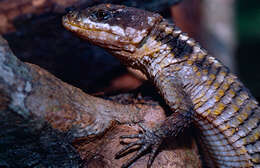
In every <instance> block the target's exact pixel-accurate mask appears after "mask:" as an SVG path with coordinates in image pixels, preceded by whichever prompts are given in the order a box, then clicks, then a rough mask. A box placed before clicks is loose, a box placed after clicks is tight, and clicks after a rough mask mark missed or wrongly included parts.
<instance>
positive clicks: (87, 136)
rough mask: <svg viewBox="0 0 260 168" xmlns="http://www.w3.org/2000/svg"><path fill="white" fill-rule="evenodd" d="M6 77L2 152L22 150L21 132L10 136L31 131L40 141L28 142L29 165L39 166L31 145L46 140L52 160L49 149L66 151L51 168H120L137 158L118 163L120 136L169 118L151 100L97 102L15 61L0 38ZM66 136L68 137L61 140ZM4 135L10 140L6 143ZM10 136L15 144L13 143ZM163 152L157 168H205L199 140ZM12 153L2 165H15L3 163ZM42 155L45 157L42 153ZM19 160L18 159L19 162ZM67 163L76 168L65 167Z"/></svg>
mask: <svg viewBox="0 0 260 168" xmlns="http://www.w3.org/2000/svg"><path fill="white" fill-rule="evenodd" d="M0 72H1V73H0V97H1V98H0V114H1V118H0V120H1V121H0V146H1V147H3V145H4V144H5V143H7V144H9V145H10V143H11V142H13V143H17V144H12V145H17V146H19V145H18V142H19V141H22V139H19V136H20V135H18V134H16V132H15V131H14V133H13V134H10V132H11V133H12V131H10V130H14V128H15V129H16V130H17V129H19V130H22V131H24V130H26V132H27V133H28V132H29V133H30V135H33V136H27V137H26V138H27V139H28V138H29V140H30V138H31V137H34V138H36V141H35V140H34V141H29V140H28V141H26V142H28V143H29V144H28V143H27V144H26V147H27V148H28V149H27V148H26V152H27V156H26V158H27V157H29V158H30V159H28V158H27V160H29V161H30V162H29V163H32V162H33V161H35V157H33V156H35V155H36V154H35V152H34V155H33V156H30V152H31V151H30V149H31V148H32V147H31V146H30V143H36V144H38V140H39V139H40V140H41V139H42V137H44V143H42V141H40V140H39V141H40V142H39V143H40V144H41V145H42V144H45V145H47V147H46V149H48V150H47V151H45V155H46V156H48V154H49V153H51V152H52V149H53V146H48V145H50V144H54V145H55V147H56V148H55V149H57V150H59V149H64V150H65V152H64V151H63V153H62V151H58V152H56V153H54V154H53V155H51V156H52V157H51V158H53V157H54V159H55V157H57V156H59V157H58V158H57V159H58V161H60V162H62V164H59V163H60V162H58V161H57V160H55V162H54V161H53V162H51V161H49V162H48V164H50V163H52V164H56V166H57V165H62V166H63V167H79V163H80V162H81V164H82V161H83V166H85V167H119V166H120V165H122V164H123V162H125V161H126V159H129V157H130V156H131V155H133V154H134V153H135V152H133V153H132V154H131V155H127V156H125V157H123V158H121V159H114V154H115V153H116V152H117V151H118V150H119V149H120V148H122V147H123V145H122V144H120V140H119V136H120V135H123V134H129V133H132V132H137V131H138V130H139V129H138V127H137V126H136V125H129V124H128V123H132V122H137V121H140V120H144V122H145V123H159V121H162V120H163V119H164V118H165V115H164V110H163V109H162V107H160V106H159V105H158V102H154V101H149V102H148V103H145V102H146V100H145V99H142V100H140V98H139V99H136V100H130V102H135V103H131V104H119V103H116V102H113V101H109V100H104V99H101V98H96V97H93V96H90V95H87V94H86V93H84V92H83V91H81V90H80V89H78V88H75V87H73V86H70V85H68V84H66V83H64V82H62V81H61V80H59V79H57V78H56V77H54V76H53V75H51V74H50V73H48V72H47V71H45V70H43V69H41V68H40V67H38V66H36V65H32V64H24V63H23V62H21V61H19V60H18V59H17V58H16V57H15V56H14V55H13V53H12V52H11V51H10V49H9V47H8V44H7V42H6V41H5V40H4V39H3V38H0ZM122 97H123V96H122ZM126 97H127V96H126ZM114 99H115V98H114ZM119 99H120V98H119ZM124 99H125V98H124ZM127 99H128V98H127ZM4 116H6V117H4ZM8 116H9V117H8ZM10 116H11V117H10ZM123 123H125V124H123ZM11 126H12V127H11ZM11 128H12V129H11ZM60 133H61V134H62V135H66V136H61V135H60ZM3 134H5V137H6V138H7V139H1V137H2V136H1V135H3ZM9 136H10V137H13V138H14V139H15V141H10V140H8V137H9ZM37 136H40V137H41V138H38V137H37ZM53 139H55V141H54V140H53ZM67 139H69V140H67ZM183 139H186V140H183ZM3 142H5V143H3ZM48 142H49V144H48ZM61 144H62V145H61ZM1 147H0V148H1ZM21 148H22V147H21ZM73 148H74V149H76V150H75V151H76V153H75V151H74V150H73ZM46 149H45V150H46ZM66 149H70V150H66ZM162 149H165V150H162V152H160V153H159V154H158V156H157V158H156V160H155V161H154V167H201V164H200V160H199V156H198V153H197V148H196V145H195V143H194V140H192V138H190V136H188V135H186V136H184V137H181V138H179V140H178V139H177V140H176V139H171V140H167V141H166V143H165V145H163V146H162ZM169 149H170V150H169ZM10 150H13V151H16V150H17V149H16V148H15V149H13V148H12V149H10ZM10 150H9V149H7V150H6V151H1V150H0V152H2V153H1V154H0V163H3V165H8V164H10V162H8V161H10V158H9V160H8V159H7V160H4V158H5V157H3V156H6V155H7V154H10ZM23 151H24V146H23ZM8 152H9V153H8ZM48 152H49V153H48ZM59 152H60V153H61V154H60V153H59ZM28 153H29V154H28ZM36 153H37V152H36ZM39 153H40V154H39ZM37 154H39V155H40V156H42V155H41V151H39V152H38V153H37ZM58 154H59V155H58ZM13 155H14V154H13ZM61 155H62V156H61ZM8 156H9V155H8ZM37 156H38V155H37ZM46 156H45V157H44V158H41V157H38V158H37V159H38V160H37V163H35V165H41V166H43V167H44V166H45V165H44V163H46V162H44V161H43V160H44V159H45V160H46ZM78 156H79V157H80V159H79V157H78ZM1 157H2V158H1ZM15 158H16V157H15V155H14V157H13V159H15ZM47 158H48V157H47ZM1 159H2V160H1ZM64 159H65V160H64ZM66 159H67V160H66ZM147 159H148V156H145V157H144V159H140V160H138V161H137V162H136V163H135V165H134V167H145V164H146V161H147ZM24 160H26V159H24ZM79 160H81V161H79ZM1 161H2V162H1ZM12 161H13V162H16V161H17V160H12ZM66 161H67V162H69V163H70V164H68V163H66V164H65V163H64V162H66ZM25 162H26V161H25ZM25 162H23V164H24V163H25ZM18 163H19V164H20V162H18V161H17V165H19V164H18ZM29 163H28V164H27V166H28V165H29ZM72 165H73V166H72Z"/></svg>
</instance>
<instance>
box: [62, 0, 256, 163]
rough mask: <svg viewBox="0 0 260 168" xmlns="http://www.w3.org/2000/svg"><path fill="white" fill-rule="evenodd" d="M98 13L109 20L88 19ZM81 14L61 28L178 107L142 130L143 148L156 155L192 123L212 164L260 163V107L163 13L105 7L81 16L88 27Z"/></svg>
mask: <svg viewBox="0 0 260 168" xmlns="http://www.w3.org/2000/svg"><path fill="white" fill-rule="evenodd" d="M100 10H101V11H102V12H105V13H107V14H108V15H107V16H108V18H107V17H106V18H104V19H103V18H98V19H93V18H91V12H93V13H97V12H98V11H100ZM78 13H79V12H78ZM78 13H77V12H75V13H73V15H72V14H71V13H69V14H68V15H67V16H65V17H64V18H63V25H64V26H65V27H66V28H67V29H69V30H70V31H72V32H75V33H76V34H78V35H79V36H80V37H83V38H85V39H88V40H89V41H91V42H93V43H94V44H97V45H100V46H101V47H103V48H106V49H108V50H110V52H111V53H114V54H115V55H116V56H117V58H119V59H121V61H122V62H123V63H125V64H126V65H128V66H132V67H133V68H136V69H139V70H142V71H143V72H144V73H146V75H147V77H149V79H150V80H152V81H153V82H154V84H155V85H156V87H157V88H158V90H159V92H160V94H161V95H162V97H163V98H164V100H165V102H166V103H167V104H168V105H169V107H170V108H171V110H172V112H173V114H172V115H171V116H169V117H167V119H166V120H165V121H164V122H163V123H162V124H161V125H160V126H159V127H157V128H156V129H154V130H148V131H146V132H149V134H147V133H145V132H144V134H142V135H140V136H139V135H138V137H140V139H139V140H138V141H137V142H140V143H139V144H141V149H144V148H146V147H147V146H149V147H151V148H152V151H154V152H156V150H157V149H158V146H159V145H160V143H161V141H162V140H163V138H165V137H168V136H177V135H178V134H180V133H181V131H182V130H183V129H184V128H185V127H187V126H188V125H190V124H191V122H194V123H195V125H196V126H197V128H198V129H199V130H200V138H199V139H200V141H201V147H202V150H203V151H204V153H206V155H205V158H207V160H206V161H207V162H208V166H210V167H219V168H229V167H236V168H239V167H255V168H260V141H259V136H260V108H259V106H258V103H257V102H256V101H255V99H254V98H253V97H252V95H251V94H250V92H249V91H248V90H247V89H246V88H245V87H244V85H243V84H242V83H241V82H240V81H239V79H238V78H237V77H236V76H235V75H234V74H232V73H230V72H229V70H228V68H227V67H225V66H224V65H223V64H222V63H221V62H220V61H219V60H217V59H216V58H214V57H212V56H210V55H209V54H208V53H207V52H206V51H205V50H204V49H202V48H201V47H200V45H199V44H197V43H196V42H195V40H193V39H192V38H189V37H188V36H187V34H185V33H182V32H181V30H180V29H178V28H177V27H176V26H175V25H173V24H169V23H168V22H167V21H166V20H164V19H162V17H161V16H160V15H158V14H155V13H151V12H147V11H142V10H139V9H135V8H128V7H125V6H120V5H111V4H105V5H99V6H96V7H92V8H90V9H87V10H86V11H85V12H83V13H81V14H80V18H81V21H84V20H85V22H86V21H88V22H87V23H88V24H86V23H84V22H82V23H81V22H80V21H78V20H75V18H77V17H76V16H75V15H77V14H78ZM93 13H92V14H93ZM114 13H117V14H116V15H114ZM113 15H114V16H113ZM110 16H112V17H110ZM132 18H135V19H132ZM97 25H98V26H97ZM93 27H95V29H93V30H92V28H93ZM115 28H116V29H115ZM96 29H98V31H97V30H96ZM111 30H116V31H114V32H112V33H111ZM119 30H120V31H119ZM130 30H131V31H130ZM126 32H128V33H126ZM133 39H135V40H133ZM111 43H112V44H111ZM130 49H131V50H130ZM130 136H131V135H130ZM128 137H129V136H128ZM143 137H144V139H142V138H143ZM151 137H156V138H151ZM145 138H146V139H145ZM149 138H150V139H149ZM134 143H136V142H134ZM124 151H125V150H123V151H121V152H120V153H122V152H124ZM140 152H142V151H139V153H140ZM153 156H154V155H153ZM138 157H140V155H138ZM133 159H136V158H132V160H131V159H130V161H129V162H127V164H126V165H124V166H129V165H130V164H131V163H133ZM150 164H151V163H149V165H150Z"/></svg>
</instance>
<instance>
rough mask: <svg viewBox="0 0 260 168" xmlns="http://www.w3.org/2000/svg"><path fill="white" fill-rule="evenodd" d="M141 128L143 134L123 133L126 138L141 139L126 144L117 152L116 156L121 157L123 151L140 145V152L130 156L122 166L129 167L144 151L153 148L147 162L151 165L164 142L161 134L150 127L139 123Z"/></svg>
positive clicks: (148, 165)
mask: <svg viewBox="0 0 260 168" xmlns="http://www.w3.org/2000/svg"><path fill="white" fill-rule="evenodd" d="M138 125H139V126H140V127H141V128H142V131H143V133H141V134H133V135H123V136H121V137H120V138H121V139H125V138H130V139H133V138H138V139H139V140H137V141H135V142H132V143H129V144H128V145H126V146H125V147H124V148H122V149H121V150H120V151H119V152H117V153H116V158H119V157H120V156H121V155H122V154H123V153H125V152H126V151H127V150H128V149H129V148H131V147H133V146H135V145H139V146H140V149H139V150H138V152H137V153H136V154H135V155H134V156H133V157H132V158H130V159H129V160H128V161H127V162H126V163H125V164H123V165H122V168H127V167H128V166H129V165H131V164H132V163H133V162H134V161H135V160H137V159H138V158H140V157H141V156H142V154H143V153H144V152H146V151H147V150H151V153H150V156H149V160H148V163H147V168H149V167H151V165H152V162H153V160H154V158H155V155H156V153H157V151H158V149H159V146H160V145H161V143H162V138H161V137H160V136H159V135H156V133H155V132H154V131H152V130H150V129H149V128H146V127H145V126H144V125H142V124H140V123H139V124H138Z"/></svg>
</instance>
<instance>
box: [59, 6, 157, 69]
mask: <svg viewBox="0 0 260 168" xmlns="http://www.w3.org/2000/svg"><path fill="white" fill-rule="evenodd" d="M161 20H162V17H161V16H160V15H159V14H155V13H152V12H148V11H144V10H140V9H136V8H131V7H125V6H122V5H112V4H101V5H98V6H94V7H90V8H87V9H84V10H80V11H77V10H75V11H69V12H68V14H67V15H65V16H64V17H63V19H62V23H63V26H64V27H65V28H66V29H68V30H70V31H72V32H74V33H76V34H77V35H78V36H80V37H81V38H83V39H86V40H88V41H90V42H91V43H94V44H96V45H98V46H100V47H102V48H105V49H108V50H109V51H110V52H112V53H113V54H114V55H116V56H117V57H118V58H119V59H120V60H121V61H122V62H123V63H127V64H128V65H129V64H134V62H136V60H135V59H137V58H136V54H135V52H136V50H137V49H138V47H139V46H140V45H141V44H142V42H143V41H145V37H146V36H147V35H148V34H149V32H150V31H151V30H152V29H153V27H154V25H156V23H158V22H159V21H161Z"/></svg>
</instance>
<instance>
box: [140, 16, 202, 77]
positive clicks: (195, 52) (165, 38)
mask: <svg viewBox="0 0 260 168" xmlns="http://www.w3.org/2000/svg"><path fill="white" fill-rule="evenodd" d="M143 41H144V42H143V43H142V45H141V46H140V47H139V49H138V50H137V51H136V53H135V55H136V57H138V58H139V59H138V65H139V68H140V69H141V70H142V71H143V72H144V73H145V74H146V75H147V77H148V78H151V79H155V78H157V76H158V75H159V74H160V73H161V71H163V70H165V69H168V68H169V67H170V68H171V71H172V72H171V73H175V72H178V71H179V72H180V73H181V71H180V70H181V69H183V68H186V70H187V69H188V68H191V69H192V68H193V67H195V68H193V69H194V70H196V67H197V66H198V65H199V64H203V63H204V61H205V60H206V57H207V53H206V51H205V50H203V49H202V48H201V47H200V46H199V45H198V44H196V43H195V41H194V40H193V39H192V38H189V37H188V36H187V34H186V33H182V32H181V30H180V29H179V28H178V27H176V26H175V25H173V24H170V23H168V22H167V21H165V20H163V21H162V22H160V23H159V24H157V25H156V26H155V27H154V29H153V30H152V31H151V33H150V35H149V36H147V37H146V38H145V39H144V40H143ZM194 62H196V65H193V63H194ZM194 73H195V71H194ZM186 74H187V73H186Z"/></svg>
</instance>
